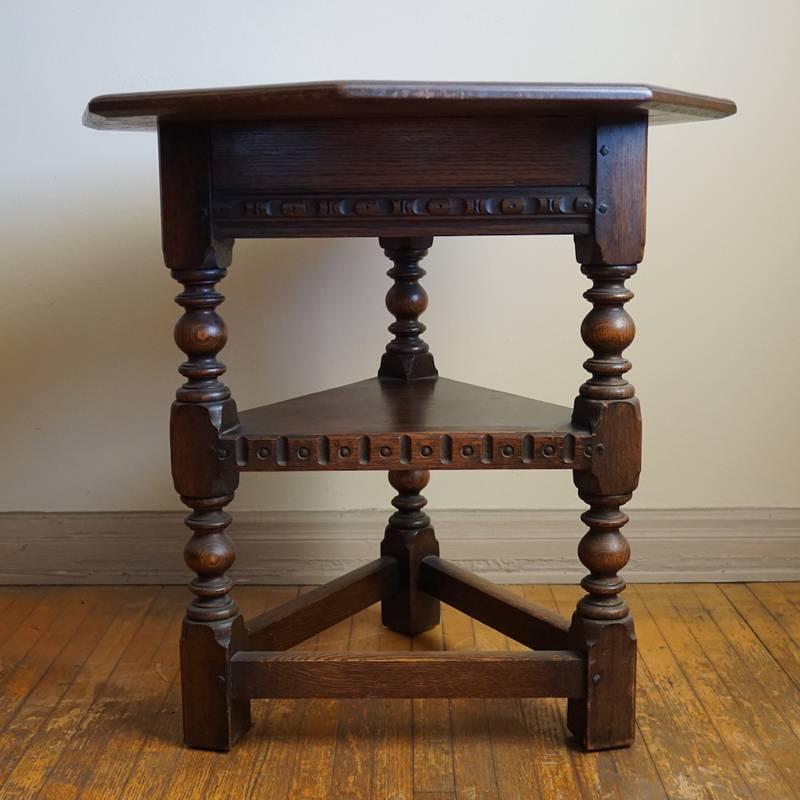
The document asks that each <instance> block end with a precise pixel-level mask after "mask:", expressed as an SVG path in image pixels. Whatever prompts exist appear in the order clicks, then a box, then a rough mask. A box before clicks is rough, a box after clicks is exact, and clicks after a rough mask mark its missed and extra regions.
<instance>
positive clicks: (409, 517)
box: [381, 469, 439, 636]
mask: <svg viewBox="0 0 800 800" xmlns="http://www.w3.org/2000/svg"><path fill="white" fill-rule="evenodd" d="M429 479H430V472H428V470H421V469H419V470H390V471H389V483H390V484H391V485H392V487H393V488H394V489H396V490H397V496H396V497H395V498H394V499H393V500H392V505H393V506H394V507H395V508H396V509H397V511H396V512H395V513H394V514H392V516H391V517H390V518H389V524H388V525H387V526H386V532H385V534H384V537H383V541H382V542H381V555H382V556H390V557H392V558H395V559H397V564H398V584H397V592H396V593H395V594H394V595H393V596H392V597H390V598H388V599H385V600H383V601H382V603H381V621H382V622H383V624H384V625H386V627H387V628H391V629H392V630H394V631H397V632H398V633H404V634H407V635H408V636H414V635H416V634H418V633H422V631H426V630H428V629H429V628H432V627H434V626H435V625H438V624H439V601H438V600H437V599H436V598H434V597H432V596H431V595H429V594H427V593H426V592H424V591H423V590H422V589H421V588H420V585H419V573H420V564H421V562H422V559H423V558H425V557H426V556H438V555H439V543H438V542H437V541H436V535H435V534H434V531H433V527H432V526H431V520H430V517H428V515H427V514H426V513H425V512H424V511H423V510H422V509H423V508H424V507H425V505H426V504H427V502H428V501H427V500H426V499H425V498H424V497H423V496H422V495H421V494H420V492H421V491H422V490H423V489H424V488H425V487H426V486H427V485H428V480H429Z"/></svg>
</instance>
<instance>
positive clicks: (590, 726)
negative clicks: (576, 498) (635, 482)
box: [567, 492, 636, 750]
mask: <svg viewBox="0 0 800 800" xmlns="http://www.w3.org/2000/svg"><path fill="white" fill-rule="evenodd" d="M581 499H583V500H584V501H585V502H587V503H589V504H590V506H591V507H590V509H589V510H588V511H586V512H585V513H584V514H583V516H582V517H581V519H582V520H583V521H584V522H585V523H586V524H587V525H588V526H589V530H588V532H587V533H586V535H585V536H584V537H583V539H582V540H581V543H580V545H579V547H578V555H579V556H580V559H581V562H582V563H583V564H584V565H585V566H586V567H588V568H589V570H590V573H589V574H588V575H587V576H586V577H585V578H584V579H583V580H582V581H581V586H582V587H583V588H584V589H586V591H587V592H588V594H587V595H586V596H585V597H583V598H582V599H581V601H580V602H579V603H578V607H577V609H576V610H575V614H574V615H573V617H572V624H571V625H570V629H569V646H570V649H572V650H578V651H580V652H582V653H583V655H584V656H585V657H586V697H583V698H580V699H572V700H570V701H569V703H568V707H567V726H568V727H569V729H570V731H571V732H572V733H573V735H574V736H575V737H576V738H577V739H578V740H579V741H580V742H581V744H582V745H583V746H584V747H585V748H586V749H587V750H606V749H609V748H612V747H627V746H628V745H630V744H632V742H633V735H634V725H635V700H636V634H635V632H634V628H633V619H632V617H631V615H630V612H629V610H628V606H627V605H626V603H625V601H624V600H623V599H622V597H620V595H619V593H620V592H621V591H622V590H623V589H624V588H625V581H624V580H623V579H622V578H621V577H620V576H619V575H618V574H617V573H618V571H619V570H620V569H622V567H624V566H625V564H626V563H627V562H628V558H629V557H630V548H629V546H628V542H627V540H626V539H625V537H624V536H623V535H622V534H621V533H620V530H619V529H620V528H621V527H622V526H623V525H624V524H625V523H626V522H627V521H628V517H627V515H626V514H625V513H623V512H622V511H620V506H621V505H622V504H623V503H625V502H626V501H627V500H629V499H630V495H629V494H626V495H608V496H598V495H588V494H585V493H583V492H581Z"/></svg>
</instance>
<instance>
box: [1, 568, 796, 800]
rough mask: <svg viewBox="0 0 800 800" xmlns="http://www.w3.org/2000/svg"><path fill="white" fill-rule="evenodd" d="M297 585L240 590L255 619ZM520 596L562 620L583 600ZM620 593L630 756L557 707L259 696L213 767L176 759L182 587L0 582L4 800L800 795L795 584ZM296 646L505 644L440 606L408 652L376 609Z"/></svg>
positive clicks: (551, 593) (532, 589) (565, 594)
mask: <svg viewBox="0 0 800 800" xmlns="http://www.w3.org/2000/svg"><path fill="white" fill-rule="evenodd" d="M297 591H298V590H297V589H292V588H289V587H242V588H240V589H237V590H236V596H237V598H238V600H239V603H240V605H241V606H242V607H243V609H244V611H245V614H246V615H247V616H250V615H252V614H254V613H256V612H258V611H261V610H263V609H264V608H265V607H268V606H270V605H274V604H277V603H280V602H283V601H284V600H287V599H289V598H290V597H292V596H293V595H294V594H295V593H296V592H297ZM516 591H519V592H520V593H522V594H525V595H526V596H528V597H529V598H530V599H532V600H535V601H537V602H540V603H546V604H548V605H550V606H552V607H555V608H557V609H558V610H559V611H561V612H562V613H563V614H569V613H570V611H571V609H572V607H573V605H574V603H575V600H576V598H577V597H578V594H579V592H578V590H576V589H575V588H574V587H564V586H552V587H548V586H528V587H517V589H516ZM627 598H628V601H629V603H630V605H631V606H632V608H633V610H634V614H635V615H636V625H637V631H638V637H639V643H640V659H639V676H638V681H639V688H638V702H639V706H638V732H637V741H636V744H635V745H634V747H632V748H631V749H629V750H619V751H612V752H606V753H599V754H585V753H582V752H580V751H578V750H576V749H575V748H574V747H573V746H572V745H571V744H567V736H566V733H565V726H564V715H565V704H564V702H563V701H556V700H522V701H520V700H464V699H461V700H450V701H448V700H418V701H413V702H412V701H407V700H369V701H367V700H353V701H330V700H311V701H294V700H284V701H264V700H262V701H256V702H255V703H254V710H255V714H254V716H255V726H254V728H253V730H252V731H251V732H250V733H249V734H248V735H247V737H246V738H245V739H244V740H243V741H242V742H241V744H240V745H239V747H238V749H236V750H234V751H233V752H232V753H230V754H227V755H223V754H215V753H205V752H200V751H191V750H187V749H183V748H182V747H180V746H179V737H180V733H179V730H180V701H179V692H178V681H177V638H178V627H179V622H180V617H181V613H182V607H183V605H184V603H185V602H186V599H187V594H186V591H185V590H184V589H182V588H179V587H166V588H161V589H159V588H158V587H132V586H124V587H114V588H110V587H68V588H61V587H58V588H56V587H54V588H28V587H23V588H12V587H7V588H3V587H0V689H1V690H2V703H0V798H25V800H28V799H29V798H33V797H46V798H103V799H105V798H148V800H154V799H156V798H164V797H175V798H195V797H196V798H204V799H205V798H209V799H210V798H226V800H227V799H228V798H233V799H238V798H247V797H254V798H256V797H257V798H336V800H346V799H347V798H385V799H386V800H388V799H389V798H392V799H393V800H403V799H404V798H409V800H411V798H416V799H417V800H451V799H453V800H454V799H455V798H465V799H466V798H468V799H469V800H483V798H487V799H488V798H500V799H501V800H511V798H525V799H526V800H530V798H537V797H543V798H559V800H561V799H562V798H568V799H571V798H622V799H623V800H628V798H664V797H670V798H692V800H693V799H694V798H698V799H699V798H711V797H714V798H722V799H723V800H731V798H739V797H750V798H755V799H756V800H760V799H761V798H769V799H770V800H779V799H780V798H791V797H800V583H794V584H791V583H784V584H751V585H744V584H726V585H711V584H695V585H670V586H659V585H648V586H644V585H642V586H638V587H632V588H631V589H629V591H628V592H627ZM311 646H313V647H315V648H317V649H320V650H322V649H345V648H348V647H349V648H353V649H366V648H374V649H382V650H389V649H398V650H403V649H408V648H411V647H413V648H414V649H439V648H447V649H451V650H461V649H472V648H475V647H477V648H481V649H500V648H505V647H510V648H516V647H518V645H516V644H514V643H513V642H509V641H507V640H506V639H505V637H503V636H500V635H499V634H497V633H495V632H493V631H492V630H490V629H488V628H486V627H484V626H483V625H480V624H478V623H473V622H472V621H471V620H470V619H469V618H467V617H465V616H463V615H462V614H460V613H459V612H457V611H454V610H452V609H449V608H444V618H443V625H442V626H441V627H440V628H437V629H436V630H434V631H430V632H428V633H427V634H424V635H423V636H420V637H417V639H415V640H414V641H413V642H412V641H411V640H409V639H407V638H405V637H403V636H400V635H397V634H394V633H392V632H389V631H386V630H383V629H382V628H381V626H380V623H379V613H378V608H377V607H373V608H370V609H368V610H366V611H364V612H362V613H361V614H359V615H357V616H356V617H354V618H353V619H352V620H350V621H347V622H345V623H341V624H339V625H337V626H336V627H334V628H331V629H330V630H328V631H326V632H325V633H324V634H322V635H320V636H319V637H317V638H316V639H315V640H313V642H312V643H311ZM305 647H306V649H307V648H308V647H309V645H308V644H307V645H305Z"/></svg>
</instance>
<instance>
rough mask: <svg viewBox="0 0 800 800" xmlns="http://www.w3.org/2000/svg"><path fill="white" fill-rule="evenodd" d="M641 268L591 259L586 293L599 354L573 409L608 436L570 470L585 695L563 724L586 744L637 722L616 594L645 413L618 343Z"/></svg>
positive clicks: (591, 746) (629, 654)
mask: <svg viewBox="0 0 800 800" xmlns="http://www.w3.org/2000/svg"><path fill="white" fill-rule="evenodd" d="M635 271H636V267H635V266H604V265H601V266H596V265H587V266H584V267H583V272H584V273H585V274H586V275H587V276H588V277H590V278H591V279H592V280H593V281H594V285H593V287H592V288H591V289H589V291H587V292H586V294H585V295H584V296H585V297H586V298H587V299H588V300H590V301H591V302H592V303H593V304H594V308H593V309H592V311H590V312H589V314H588V315H587V317H586V319H585V320H584V322H583V326H582V328H581V333H582V335H583V339H584V341H585V342H586V344H587V345H588V346H589V347H590V348H592V351H593V356H592V358H590V359H589V360H588V361H587V362H586V363H585V364H584V366H585V368H586V369H587V370H588V371H589V372H591V373H592V377H591V378H590V379H589V380H587V381H586V382H585V383H584V384H583V386H581V388H580V396H579V397H578V399H577V400H576V402H575V417H576V419H580V420H581V421H582V422H583V423H584V424H588V425H589V426H590V427H591V428H592V430H594V431H595V432H597V433H598V434H599V437H600V438H601V439H602V441H603V444H602V445H598V446H597V448H596V451H595V453H594V455H593V462H594V463H593V467H592V469H591V470H588V471H576V472H575V473H574V478H575V485H576V486H577V487H578V492H579V495H580V497H581V499H582V500H583V501H584V502H585V503H588V504H589V510H588V511H586V512H584V514H583V515H582V516H581V519H582V520H583V522H585V523H586V525H588V526H589V530H588V532H587V533H586V535H585V536H584V537H583V539H582V540H581V542H580V545H579V547H578V556H579V558H580V560H581V563H583V565H584V566H586V567H587V568H588V569H589V574H588V575H587V576H586V577H584V579H583V580H582V581H581V586H582V587H583V588H584V589H585V590H586V591H587V594H586V596H585V597H583V598H582V599H581V600H580V602H579V603H578V607H577V609H576V611H575V614H574V616H573V618H572V624H571V626H570V632H569V643H570V646H571V647H572V648H574V649H576V650H579V651H581V652H583V653H584V655H585V657H586V659H587V663H586V678H587V688H586V697H585V698H575V699H571V700H570V701H569V703H568V712H567V724H568V726H569V729H570V731H572V733H573V734H574V735H575V736H576V737H577V738H578V739H579V740H580V741H581V743H582V744H583V746H584V747H585V748H586V749H588V750H602V749H606V748H611V747H624V746H626V745H629V744H631V742H632V741H633V735H634V725H635V691H636V634H635V632H634V627H633V618H632V617H631V614H630V611H629V610H628V606H627V604H626V603H625V601H624V600H623V599H622V597H620V592H622V590H623V589H624V588H625V581H624V580H623V579H622V578H621V577H620V576H619V574H618V572H619V570H621V569H622V568H623V567H624V566H625V564H627V563H628V559H629V558H630V547H629V545H628V542H627V540H626V538H625V537H624V536H623V535H622V533H620V528H621V527H622V526H623V525H624V524H625V523H626V522H627V521H628V517H627V515H626V514H625V513H623V512H622V511H620V506H622V505H623V504H624V503H626V502H628V500H630V498H631V493H632V492H633V490H634V489H635V488H636V484H637V481H638V476H639V461H640V450H641V417H640V413H639V402H638V400H637V399H636V398H635V397H634V396H633V394H634V389H633V386H632V385H631V384H629V383H628V382H627V381H626V380H625V379H624V377H623V375H624V373H625V372H626V371H627V370H628V369H630V363H629V362H628V361H627V360H626V359H624V358H623V357H622V351H623V350H624V349H625V348H626V347H627V346H628V345H629V344H630V343H631V342H632V341H633V336H634V332H635V327H634V324H633V320H632V319H631V318H630V316H629V315H628V314H627V312H626V311H625V309H624V308H623V304H624V303H625V302H627V300H629V299H630V298H631V297H632V296H633V295H632V293H631V292H630V291H629V290H628V289H626V287H625V279H626V278H627V277H629V276H630V275H632V274H633V273H634V272H635Z"/></svg>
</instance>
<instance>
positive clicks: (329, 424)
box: [207, 378, 596, 472]
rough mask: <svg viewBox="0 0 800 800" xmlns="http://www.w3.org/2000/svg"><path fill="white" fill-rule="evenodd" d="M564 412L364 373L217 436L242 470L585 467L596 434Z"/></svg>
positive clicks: (258, 413)
mask: <svg viewBox="0 0 800 800" xmlns="http://www.w3.org/2000/svg"><path fill="white" fill-rule="evenodd" d="M570 414H571V412H570V409H569V408H567V407H566V406H558V405H555V404H553V403H543V402H541V401H539V400H531V399H530V398H527V397H520V396H519V395H513V394H509V393H507V392H498V391H497V390H495V389H486V388H483V387H481V386H474V385H472V384H469V383H461V382H460V381H453V380H449V379H447V378H438V379H437V380H435V381H434V380H421V381H399V380H379V379H377V378H371V379H368V380H365V381H359V382H358V383H351V384H348V385H346V386H339V387H337V388H335V389H328V390H326V391H324V392H316V393H314V394H310V395H305V396H303V397H295V398H293V399H292V400H284V401H282V402H279V403H272V404H270V405H267V406H261V407H260V408H254V409H250V410H247V411H242V412H240V414H239V417H238V421H239V424H238V426H235V427H233V428H232V429H230V430H228V431H224V432H223V433H222V435H221V442H220V446H221V447H222V448H223V449H225V450H226V456H225V457H224V458H225V459H226V460H227V461H226V463H229V464H230V467H231V469H233V468H235V465H236V464H238V469H239V470H240V471H242V472H244V471H251V470H252V471H284V470H302V471H306V470H353V469H359V470H363V469H409V468H424V469H429V470H430V469H585V468H586V467H588V466H589V464H590V462H591V459H592V449H593V445H594V444H595V442H596V437H595V436H594V435H593V434H591V433H590V432H589V430H588V428H581V427H580V426H578V425H575V424H573V423H571V422H570ZM424 448H430V450H427V449H424ZM207 457H208V458H211V456H210V455H209V456H207Z"/></svg>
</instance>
